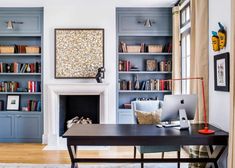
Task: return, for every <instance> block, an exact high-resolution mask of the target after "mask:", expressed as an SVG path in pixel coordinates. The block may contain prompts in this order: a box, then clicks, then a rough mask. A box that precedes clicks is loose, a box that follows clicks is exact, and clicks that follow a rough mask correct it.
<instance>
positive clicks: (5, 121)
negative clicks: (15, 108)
mask: <svg viewBox="0 0 235 168" xmlns="http://www.w3.org/2000/svg"><path fill="white" fill-rule="evenodd" d="M5 138H14V116H13V115H8V114H0V139H5Z"/></svg>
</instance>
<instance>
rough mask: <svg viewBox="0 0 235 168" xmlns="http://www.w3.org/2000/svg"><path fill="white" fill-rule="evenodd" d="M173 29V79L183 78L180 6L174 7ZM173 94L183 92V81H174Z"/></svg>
mask: <svg viewBox="0 0 235 168" xmlns="http://www.w3.org/2000/svg"><path fill="white" fill-rule="evenodd" d="M172 19H173V23H172V29H173V42H172V44H173V45H172V79H176V78H181V47H180V12H179V7H178V6H176V7H173V9H172ZM172 86H173V88H172V91H173V94H180V93H181V82H180V81H175V82H173V83H172Z"/></svg>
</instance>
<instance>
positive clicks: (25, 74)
mask: <svg viewBox="0 0 235 168" xmlns="http://www.w3.org/2000/svg"><path fill="white" fill-rule="evenodd" d="M3 75H4V76H5V75H9V76H10V75H21V76H30V75H39V76H40V75H41V73H0V76H3Z"/></svg>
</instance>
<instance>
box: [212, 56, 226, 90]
mask: <svg viewBox="0 0 235 168" xmlns="http://www.w3.org/2000/svg"><path fill="white" fill-rule="evenodd" d="M214 78H215V79H214V80H215V81H214V84H215V90H216V91H224V92H229V53H228V52H227V53H223V54H219V55H215V56H214Z"/></svg>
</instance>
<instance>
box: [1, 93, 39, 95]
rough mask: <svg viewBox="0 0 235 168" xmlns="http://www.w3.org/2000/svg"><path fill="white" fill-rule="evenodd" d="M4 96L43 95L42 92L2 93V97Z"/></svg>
mask: <svg viewBox="0 0 235 168" xmlns="http://www.w3.org/2000/svg"><path fill="white" fill-rule="evenodd" d="M4 94H19V95H41V94H42V93H41V92H0V95H4Z"/></svg>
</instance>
